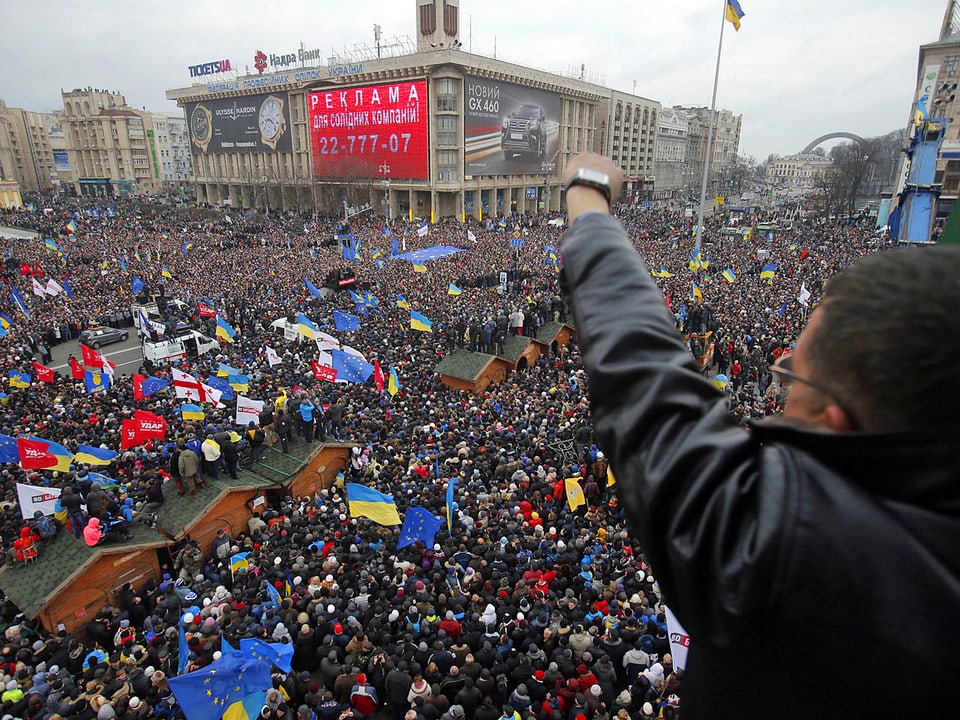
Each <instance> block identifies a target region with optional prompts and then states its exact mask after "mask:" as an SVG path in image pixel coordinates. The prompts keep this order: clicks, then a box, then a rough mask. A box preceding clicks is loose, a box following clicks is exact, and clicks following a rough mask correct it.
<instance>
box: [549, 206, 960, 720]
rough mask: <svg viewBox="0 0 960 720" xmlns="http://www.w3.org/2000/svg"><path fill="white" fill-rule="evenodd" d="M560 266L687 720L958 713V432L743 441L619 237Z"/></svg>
mask: <svg viewBox="0 0 960 720" xmlns="http://www.w3.org/2000/svg"><path fill="white" fill-rule="evenodd" d="M561 252H562V254H563V259H564V268H563V274H562V282H563V285H564V288H565V290H566V292H567V294H568V297H569V299H570V301H571V304H572V306H573V313H574V317H575V320H576V326H577V335H578V340H579V342H580V344H581V346H582V350H583V358H584V363H585V366H586V369H587V374H588V377H589V381H590V385H589V386H590V396H591V406H592V412H593V418H594V422H595V425H596V432H597V437H598V439H599V444H600V446H601V447H602V448H603V450H604V452H605V453H606V454H607V456H608V457H609V458H610V466H611V468H612V470H613V471H614V473H615V475H616V478H617V486H616V487H617V491H618V494H619V497H620V501H621V503H622V504H623V505H624V506H625V509H626V512H627V516H628V518H629V520H630V522H631V524H632V529H633V531H634V532H635V533H636V535H637V536H638V537H639V538H640V540H641V543H642V545H643V549H644V551H645V553H646V555H647V557H648V558H649V561H650V563H651V567H652V570H653V571H654V574H655V576H656V578H657V581H658V582H659V584H660V587H661V589H662V591H663V596H664V600H665V601H666V603H667V604H668V605H669V606H670V607H671V609H672V610H673V611H674V612H675V613H676V614H677V616H678V618H679V619H680V621H681V622H682V623H683V624H684V625H685V627H686V629H687V630H688V631H689V633H690V637H691V645H690V656H689V658H688V662H687V672H686V675H685V677H684V679H683V680H682V685H681V688H682V693H681V694H682V713H683V717H684V719H685V720H688V719H689V718H692V717H737V718H741V717H745V716H746V717H776V718H793V717H797V718H810V717H845V718H850V717H871V718H878V717H902V716H903V715H904V714H914V713H917V712H926V713H928V714H929V713H933V714H931V715H929V716H931V717H945V716H946V715H947V713H950V714H952V713H953V712H956V708H957V707H960V650H958V648H957V643H958V641H960V478H958V474H960V473H958V464H957V448H958V443H957V432H956V430H955V429H954V430H951V431H944V432H943V433H927V434H924V435H905V434H900V435H897V434H891V435H882V436H881V435H876V434H867V433H847V434H834V433H827V432H820V431H818V430H817V429H816V428H813V427H806V426H799V425H797V424H796V423H790V422H789V421H786V420H780V421H778V422H772V423H762V424H759V425H758V426H756V427H755V428H754V429H753V430H752V431H746V430H744V429H743V428H741V427H739V426H738V425H737V424H736V423H735V421H734V420H733V419H732V418H731V416H730V414H729V413H728V411H727V403H726V399H725V398H724V397H723V395H722V394H721V393H720V392H719V391H718V390H716V389H715V388H714V387H713V384H712V383H711V382H710V381H708V380H707V379H706V378H704V377H702V376H701V375H700V374H699V373H698V371H697V367H696V364H695V363H694V361H693V358H692V356H691V355H690V353H689V352H688V350H687V349H686V347H685V346H684V344H683V342H682V339H681V338H680V336H679V334H678V332H677V330H676V328H675V326H674V323H673V319H672V318H671V317H670V315H669V313H668V311H667V310H666V307H665V305H664V301H663V297H662V296H661V294H660V292H659V291H658V289H657V288H656V286H655V285H654V282H653V280H652V279H651V277H650V273H649V270H648V269H647V267H646V266H645V265H644V264H643V262H642V261H641V260H640V257H639V256H638V255H637V254H636V253H635V252H634V250H633V248H632V247H631V245H630V243H629V241H628V240H627V237H626V235H625V233H624V231H623V229H622V228H621V226H620V224H619V223H618V222H617V221H616V220H615V219H613V218H611V217H609V216H607V215H603V214H592V215H586V216H583V217H581V218H579V219H578V220H577V221H576V223H575V224H574V225H573V227H572V228H571V229H570V230H568V231H567V233H566V235H565V236H564V239H563V242H562V244H561ZM905 370H906V371H909V369H905ZM931 402H936V399H931ZM744 713H746V715H744Z"/></svg>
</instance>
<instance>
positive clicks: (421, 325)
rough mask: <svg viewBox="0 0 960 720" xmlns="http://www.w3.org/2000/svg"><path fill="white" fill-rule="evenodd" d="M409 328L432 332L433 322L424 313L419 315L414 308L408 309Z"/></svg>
mask: <svg viewBox="0 0 960 720" xmlns="http://www.w3.org/2000/svg"><path fill="white" fill-rule="evenodd" d="M410 329H411V330H419V331H420V332H428V333H432V332H433V323H432V322H430V320H428V319H427V317H426V316H425V315H421V314H420V313H418V312H417V311H416V310H411V311H410Z"/></svg>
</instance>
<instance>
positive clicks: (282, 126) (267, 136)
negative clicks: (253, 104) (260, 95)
mask: <svg viewBox="0 0 960 720" xmlns="http://www.w3.org/2000/svg"><path fill="white" fill-rule="evenodd" d="M257 124H258V125H259V126H260V142H262V143H263V144H264V145H266V146H267V147H269V148H270V149H271V150H276V149H277V141H278V140H280V138H281V137H282V136H283V133H284V131H285V130H286V120H285V118H284V117H283V100H282V99H281V98H278V97H276V96H275V95H270V96H269V97H267V98H266V99H265V100H264V101H263V104H262V105H260V114H259V116H258V117H257Z"/></svg>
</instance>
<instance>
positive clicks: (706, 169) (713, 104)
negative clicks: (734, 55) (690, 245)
mask: <svg viewBox="0 0 960 720" xmlns="http://www.w3.org/2000/svg"><path fill="white" fill-rule="evenodd" d="M726 23H727V0H723V13H722V14H721V16H720V42H719V43H717V67H716V70H715V71H714V73H713V98H712V99H711V100H710V129H709V131H708V132H707V156H706V158H705V159H704V162H703V181H702V183H701V185H700V210H699V211H698V213H697V238H696V244H695V245H694V248H695V249H696V250H700V246H701V238H702V236H703V212H704V206H705V205H706V202H707V178H708V177H709V176H710V155H711V154H712V152H713V131H714V123H715V121H716V115H717V84H718V82H719V81H720V55H721V53H722V52H723V26H724V25H726Z"/></svg>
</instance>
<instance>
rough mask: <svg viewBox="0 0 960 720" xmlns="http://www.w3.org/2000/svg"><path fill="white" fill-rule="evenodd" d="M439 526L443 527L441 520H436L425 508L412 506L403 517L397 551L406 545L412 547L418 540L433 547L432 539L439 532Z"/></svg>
mask: <svg viewBox="0 0 960 720" xmlns="http://www.w3.org/2000/svg"><path fill="white" fill-rule="evenodd" d="M441 525H443V518H438V517H437V516H436V515H434V514H433V513H432V512H430V511H429V510H427V509H426V508H425V507H420V506H419V505H414V506H413V507H411V508H409V509H408V510H407V513H406V515H404V518H403V527H402V528H401V529H400V540H399V541H398V542H397V550H399V549H400V548H404V547H406V546H407V545H413V544H414V543H415V542H417V541H418V540H419V541H421V542H422V543H423V544H424V545H427V546H431V545H433V538H434V536H435V535H436V534H437V531H439V530H440V526H441Z"/></svg>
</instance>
